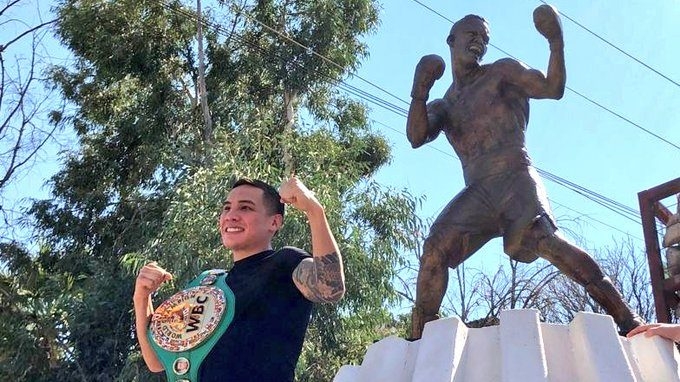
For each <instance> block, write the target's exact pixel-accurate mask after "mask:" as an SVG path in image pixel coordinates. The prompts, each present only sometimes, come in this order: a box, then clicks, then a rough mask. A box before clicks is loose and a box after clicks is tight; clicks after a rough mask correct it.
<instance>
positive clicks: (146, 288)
mask: <svg viewBox="0 0 680 382" xmlns="http://www.w3.org/2000/svg"><path fill="white" fill-rule="evenodd" d="M169 280H172V275H171V274H170V272H168V271H166V270H165V269H163V268H161V267H159V266H158V264H157V263H156V262H155V261H152V262H150V263H148V264H146V265H145V266H143V267H142V269H140V270H139V273H138V274H137V280H136V281H135V294H134V298H135V299H147V298H148V297H149V296H150V295H151V294H152V293H153V292H155V291H156V290H157V289H158V288H159V287H160V286H161V284H162V283H164V282H166V281H169Z"/></svg>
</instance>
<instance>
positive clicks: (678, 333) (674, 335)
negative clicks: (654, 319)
mask: <svg viewBox="0 0 680 382" xmlns="http://www.w3.org/2000/svg"><path fill="white" fill-rule="evenodd" d="M640 333H644V334H645V337H651V336H660V337H663V338H667V339H669V340H671V341H675V342H680V324H664V323H658V324H647V325H640V326H638V327H637V328H634V329H633V330H631V331H630V332H628V334H627V335H626V337H628V338H631V337H633V336H635V335H637V334H640Z"/></svg>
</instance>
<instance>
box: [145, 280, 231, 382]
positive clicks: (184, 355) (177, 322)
mask: <svg viewBox="0 0 680 382" xmlns="http://www.w3.org/2000/svg"><path fill="white" fill-rule="evenodd" d="M225 277H226V271H225V270H222V269H212V270H209V271H205V272H203V273H201V274H200V275H199V276H198V277H196V278H195V279H193V280H192V281H191V282H189V284H187V286H186V288H185V289H184V290H182V291H180V292H178V293H176V294H174V295H173V296H172V297H170V298H169V299H167V300H166V301H165V302H163V303H162V304H161V305H160V306H159V307H158V308H157V309H156V311H155V312H154V314H153V317H152V318H151V322H150V325H149V330H148V331H147V336H148V337H149V342H151V346H152V347H153V348H154V350H155V351H156V355H157V356H158V358H159V360H160V361H161V363H162V364H163V366H164V367H165V374H166V376H167V378H168V382H198V370H199V368H200V366H201V363H202V362H203V360H204V359H205V357H206V356H207V355H208V353H209V352H210V350H211V349H212V348H213V346H214V345H215V344H216V343H217V341H218V340H219V339H220V337H222V334H224V332H225V331H226V330H227V327H228V326H229V324H231V322H232V320H233V319H234V308H235V298H234V293H233V292H232V291H231V289H230V288H229V286H228V285H227V284H226V282H225Z"/></svg>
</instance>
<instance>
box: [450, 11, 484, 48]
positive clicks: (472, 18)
mask: <svg viewBox="0 0 680 382" xmlns="http://www.w3.org/2000/svg"><path fill="white" fill-rule="evenodd" d="M470 20H478V21H481V22H483V23H484V24H486V25H489V22H488V21H486V19H485V18H484V17H482V16H477V15H466V16H465V17H463V18H462V19H460V20H458V21H456V22H455V23H453V26H452V27H451V30H450V31H449V36H448V37H447V38H446V42H447V43H448V44H451V43H453V35H454V33H456V29H457V28H458V26H459V25H460V24H463V23H465V22H468V21H470ZM487 29H488V27H487Z"/></svg>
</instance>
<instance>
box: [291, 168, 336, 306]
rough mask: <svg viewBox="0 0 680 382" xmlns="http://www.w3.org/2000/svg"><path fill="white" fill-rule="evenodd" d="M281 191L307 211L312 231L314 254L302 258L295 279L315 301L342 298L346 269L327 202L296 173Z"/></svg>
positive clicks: (299, 286)
mask: <svg viewBox="0 0 680 382" xmlns="http://www.w3.org/2000/svg"><path fill="white" fill-rule="evenodd" d="M279 193H280V194H281V200H282V201H283V202H284V203H288V204H291V205H292V206H293V207H295V208H297V209H299V210H301V211H303V212H304V213H305V215H307V220H308V221H309V227H310V230H311V233H312V258H306V259H304V260H302V261H301V262H300V264H299V265H298V266H297V267H296V268H295V271H293V282H295V285H296V286H297V288H298V290H300V292H301V293H302V294H303V295H304V296H305V297H306V298H307V299H308V300H310V301H312V302H321V303H323V302H337V301H339V300H340V299H341V298H342V296H344V294H345V272H344V269H343V265H342V256H341V255H340V250H339V249H338V244H337V243H336V241H335V237H334V236H333V233H332V232H331V229H330V226H329V225H328V220H327V219H326V213H325V211H324V208H323V206H322V205H321V203H319V201H318V200H317V199H316V197H315V196H314V193H313V192H312V191H310V190H309V189H308V188H307V187H306V186H305V185H304V184H303V183H302V182H301V181H300V180H298V179H297V178H296V177H292V178H290V179H289V180H288V181H286V182H285V183H284V184H282V185H281V189H280V190H279Z"/></svg>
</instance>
